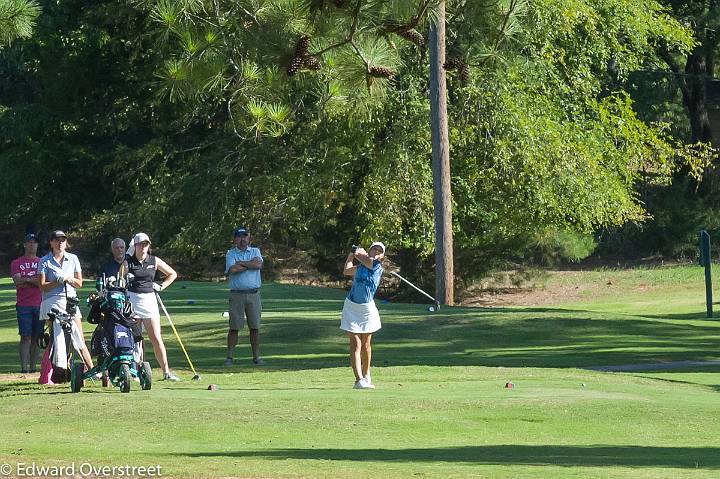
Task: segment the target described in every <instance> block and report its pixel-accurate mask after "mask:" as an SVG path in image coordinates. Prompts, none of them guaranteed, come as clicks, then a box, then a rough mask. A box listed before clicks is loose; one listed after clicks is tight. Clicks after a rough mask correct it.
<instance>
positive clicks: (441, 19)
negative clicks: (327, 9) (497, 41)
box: [429, 0, 455, 305]
mask: <svg viewBox="0 0 720 479" xmlns="http://www.w3.org/2000/svg"><path fill="white" fill-rule="evenodd" d="M429 44H430V45H429V46H430V123H431V128H432V171H433V205H434V207H435V297H436V298H437V300H438V301H440V302H441V303H442V304H448V305H452V304H453V303H454V302H455V297H454V277H453V231H452V193H451V188H450V139H449V137H448V116H447V81H446V76H445V68H444V66H443V64H444V63H445V0H441V1H440V3H439V5H438V14H437V18H436V19H435V21H434V22H432V23H431V24H430V36H429Z"/></svg>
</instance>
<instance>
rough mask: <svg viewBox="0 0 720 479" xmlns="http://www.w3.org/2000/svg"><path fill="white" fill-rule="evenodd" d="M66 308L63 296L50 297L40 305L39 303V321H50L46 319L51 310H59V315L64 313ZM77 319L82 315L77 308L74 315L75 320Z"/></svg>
mask: <svg viewBox="0 0 720 479" xmlns="http://www.w3.org/2000/svg"><path fill="white" fill-rule="evenodd" d="M66 306H67V300H66V299H65V296H50V297H49V298H47V299H43V300H42V303H40V319H41V320H43V321H47V320H48V319H50V318H48V313H49V312H51V311H52V309H53V308H57V309H59V310H60V312H61V313H64V312H65V307H66ZM78 317H80V319H82V313H81V312H80V308H79V307H78V308H77V310H76V313H75V318H78ZM75 318H73V319H75Z"/></svg>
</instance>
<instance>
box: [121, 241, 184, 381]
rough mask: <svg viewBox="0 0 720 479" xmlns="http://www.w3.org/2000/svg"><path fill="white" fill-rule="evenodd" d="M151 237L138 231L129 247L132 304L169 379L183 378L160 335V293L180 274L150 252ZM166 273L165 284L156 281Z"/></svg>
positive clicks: (164, 375) (129, 295) (129, 286)
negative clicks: (175, 371) (157, 295)
mask: <svg viewBox="0 0 720 479" xmlns="http://www.w3.org/2000/svg"><path fill="white" fill-rule="evenodd" d="M150 244H151V243H150V237H149V236H148V235H146V234H145V233H138V234H136V235H135V236H134V237H133V239H132V240H131V241H130V246H129V247H128V250H127V256H126V257H125V258H126V261H127V268H126V271H127V272H128V273H132V275H133V279H132V281H130V283H129V285H128V299H129V300H130V304H132V307H133V311H134V314H135V318H137V319H141V320H142V322H143V326H144V327H145V331H147V333H148V337H149V338H150V342H151V343H152V345H153V351H154V352H155V358H156V359H157V361H158V363H159V364H160V368H161V369H162V371H163V379H164V380H165V381H179V380H180V378H179V377H177V376H176V375H175V374H174V373H173V372H172V371H170V365H169V364H168V359H167V351H166V349H165V343H164V342H163V339H162V335H161V334H160V309H159V308H158V302H157V297H156V296H155V293H156V292H160V291H163V290H165V289H166V288H167V287H168V286H170V285H171V284H172V282H173V281H175V278H177V273H176V272H175V270H174V269H172V268H171V267H170V266H169V265H168V264H167V263H166V262H165V261H163V260H161V259H160V258H158V257H157V256H154V255H152V254H150ZM158 271H160V272H161V273H162V274H163V275H164V279H163V280H162V282H161V283H156V282H155V277H156V274H157V272H158Z"/></svg>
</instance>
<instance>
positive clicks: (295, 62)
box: [287, 57, 305, 77]
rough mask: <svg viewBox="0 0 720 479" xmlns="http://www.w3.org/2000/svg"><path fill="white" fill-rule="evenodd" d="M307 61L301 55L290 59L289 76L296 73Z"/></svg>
mask: <svg viewBox="0 0 720 479" xmlns="http://www.w3.org/2000/svg"><path fill="white" fill-rule="evenodd" d="M304 63H305V61H304V59H303V58H301V57H293V59H292V60H290V64H289V65H288V67H287V74H288V76H290V77H291V76H293V75H295V74H296V73H297V72H298V71H300V69H301V68H302V66H303V64H304Z"/></svg>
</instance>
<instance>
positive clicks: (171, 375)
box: [163, 372, 180, 382]
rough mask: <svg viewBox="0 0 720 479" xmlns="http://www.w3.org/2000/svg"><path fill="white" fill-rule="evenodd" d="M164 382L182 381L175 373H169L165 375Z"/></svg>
mask: <svg viewBox="0 0 720 479" xmlns="http://www.w3.org/2000/svg"><path fill="white" fill-rule="evenodd" d="M163 381H173V382H176V381H180V378H179V377H177V376H176V375H175V373H173V372H167V373H165V374H164V375H163Z"/></svg>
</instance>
